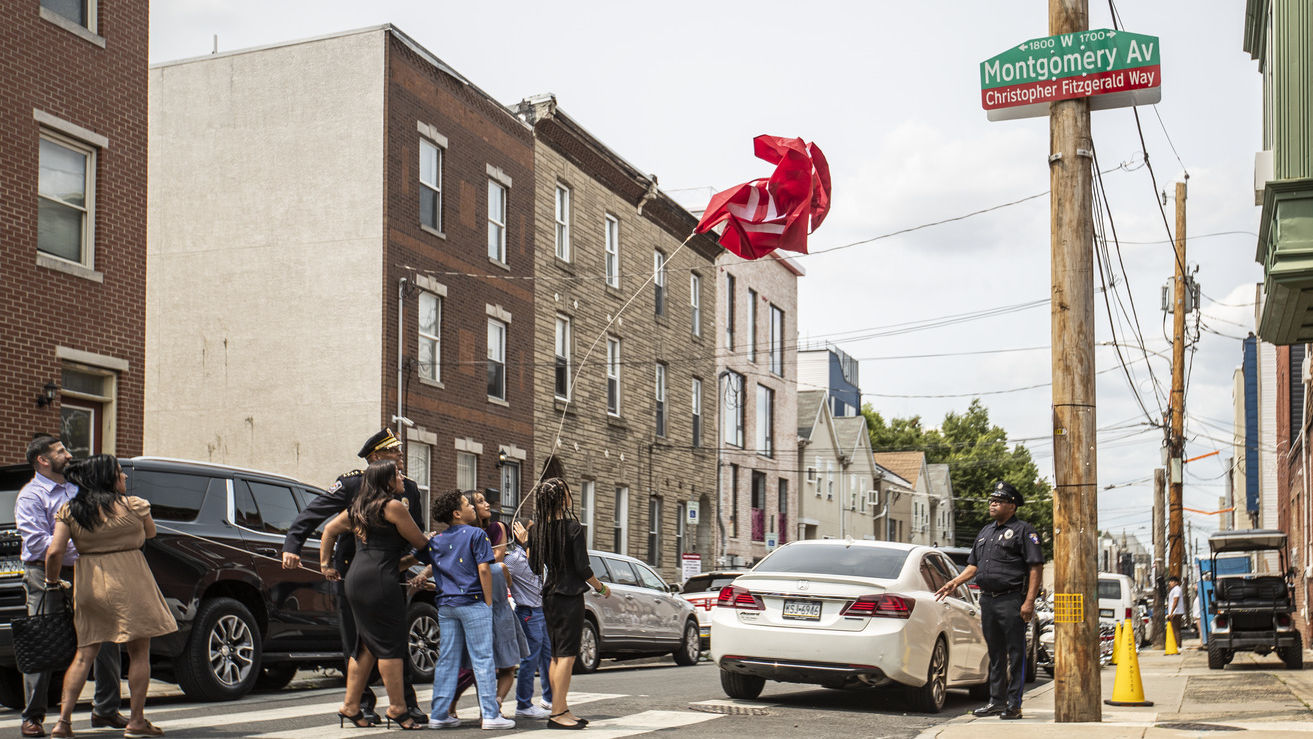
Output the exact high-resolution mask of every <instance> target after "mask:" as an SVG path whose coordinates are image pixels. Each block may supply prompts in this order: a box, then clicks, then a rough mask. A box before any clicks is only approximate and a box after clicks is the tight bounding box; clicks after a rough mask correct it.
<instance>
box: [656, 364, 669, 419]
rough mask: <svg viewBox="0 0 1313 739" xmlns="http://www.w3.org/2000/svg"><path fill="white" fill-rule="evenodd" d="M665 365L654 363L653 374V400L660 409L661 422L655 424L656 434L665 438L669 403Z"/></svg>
mask: <svg viewBox="0 0 1313 739" xmlns="http://www.w3.org/2000/svg"><path fill="white" fill-rule="evenodd" d="M666 375H667V371H666V365H665V363H664V362H657V363H656V371H655V376H654V377H653V384H654V387H653V400H654V401H655V403H656V404H657V405H656V408H657V410H658V411H660V419H661V423H660V424H657V425H656V432H657V436H660V437H662V438H665V437H667V436H669V435H670V405H669V404H668V403H666ZM662 426H664V427H665V428H661V427H662Z"/></svg>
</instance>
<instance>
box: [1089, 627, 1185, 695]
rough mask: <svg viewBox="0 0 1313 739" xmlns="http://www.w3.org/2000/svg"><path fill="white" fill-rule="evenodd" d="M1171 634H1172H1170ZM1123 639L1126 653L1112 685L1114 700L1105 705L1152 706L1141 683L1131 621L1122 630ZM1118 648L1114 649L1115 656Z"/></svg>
mask: <svg viewBox="0 0 1313 739" xmlns="http://www.w3.org/2000/svg"><path fill="white" fill-rule="evenodd" d="M1168 633H1170V632H1168ZM1122 634H1123V636H1122V638H1123V639H1124V640H1125V642H1126V644H1125V646H1124V647H1121V648H1122V649H1124V650H1125V651H1124V652H1123V653H1122V655H1121V659H1120V660H1119V661H1118V663H1117V675H1116V677H1115V678H1114V680H1113V683H1112V698H1110V699H1107V700H1105V701H1104V703H1107V704H1108V705H1110V706H1152V705H1153V701H1147V700H1145V699H1144V684H1143V683H1142V682H1141V681H1140V659H1139V657H1137V656H1136V654H1135V629H1133V628H1131V623H1130V621H1127V622H1126V628H1124V629H1122ZM1116 653H1117V648H1114V649H1113V654H1116Z"/></svg>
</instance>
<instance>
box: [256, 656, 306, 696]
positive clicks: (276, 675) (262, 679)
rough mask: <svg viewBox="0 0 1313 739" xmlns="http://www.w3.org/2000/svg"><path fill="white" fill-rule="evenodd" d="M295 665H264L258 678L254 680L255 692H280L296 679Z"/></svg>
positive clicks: (286, 663)
mask: <svg viewBox="0 0 1313 739" xmlns="http://www.w3.org/2000/svg"><path fill="white" fill-rule="evenodd" d="M296 670H297V664H296V663H295V662H280V663H278V664H276V665H265V666H264V668H263V669H261V670H260V676H259V677H257V678H256V679H255V689H256V690H281V689H283V688H285V687H287V684H288V683H290V682H292V678H294V677H296Z"/></svg>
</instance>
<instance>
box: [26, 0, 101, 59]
mask: <svg viewBox="0 0 1313 739" xmlns="http://www.w3.org/2000/svg"><path fill="white" fill-rule="evenodd" d="M99 5H100V3H99V2H98V1H97V0H87V25H85V26H80V25H78V24H77V23H76V22H74V21H73V19H71V18H65V17H64V16H62V15H60V14H59V13H56V12H55V11H53V10H49V9H47V8H41V20H44V21H49V22H50V23H53V24H55V25H56V26H59V27H60V28H62V29H64V30H65V31H68V32H69V33H71V34H73V35H74V36H77V37H78V38H80V39H82V40H84V41H89V42H91V43H93V44H95V45H96V46H99V47H100V48H102V49H103V48H105V37H104V36H101V35H100V33H99V31H100V8H99Z"/></svg>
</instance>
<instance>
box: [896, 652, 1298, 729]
mask: <svg viewBox="0 0 1313 739" xmlns="http://www.w3.org/2000/svg"><path fill="white" fill-rule="evenodd" d="M1196 644H1197V642H1195V641H1193V640H1191V645H1192V646H1191V647H1190V648H1189V649H1186V650H1183V651H1182V652H1181V654H1179V655H1174V656H1171V657H1168V656H1165V655H1164V654H1163V653H1162V651H1160V650H1145V651H1142V652H1140V654H1139V663H1140V679H1141V682H1142V683H1143V684H1144V697H1145V700H1150V701H1153V703H1154V704H1153V705H1152V706H1148V707H1135V708H1131V707H1117V706H1109V705H1107V704H1102V708H1103V721H1102V723H1077V724H1073V723H1067V724H1062V725H1061V728H1059V727H1058V726H1056V725H1055V723H1054V721H1053V702H1054V695H1053V694H1054V687H1055V686H1054V683H1051V682H1050V683H1047V684H1045V685H1043V686H1040V687H1038V688H1036V689H1034V690H1033V691H1029V692H1027V693H1026V696H1025V699H1024V702H1023V704H1022V710H1023V712H1024V715H1025V718H1023V719H1021V720H1019V721H1002V720H1000V719H999V718H997V717H992V716H991V717H989V718H976V717H974V716H971V715H970V714H967V715H964V716H960V717H958V718H955V719H952V720H950V721H948V722H947V723H945V724H941V725H939V726H936V727H934V728H932V729H927V730H925V731H923V732H922V733H921V734H920V736H919V737H918V739H987V738H989V737H1007V738H1008V739H1012V738H1013V737H1018V736H1052V735H1053V734H1054V733H1055V732H1056V731H1061V732H1062V734H1063V737H1064V739H1081V738H1083V737H1100V738H1101V739H1103V738H1105V737H1118V738H1119V739H1120V738H1121V737H1128V738H1129V737H1189V736H1204V735H1215V734H1214V732H1235V731H1250V732H1256V733H1258V734H1261V735H1262V736H1264V737H1283V736H1287V737H1296V736H1298V737H1303V738H1304V739H1307V738H1308V737H1310V736H1313V709H1310V705H1313V671H1300V672H1293V671H1290V670H1287V669H1285V665H1283V664H1282V663H1281V661H1280V660H1279V659H1277V657H1276V655H1271V654H1269V655H1267V656H1265V657H1259V656H1258V655H1256V654H1249V653H1240V654H1237V655H1236V656H1235V659H1234V660H1233V661H1232V662H1231V664H1230V665H1228V666H1227V668H1226V669H1225V670H1209V669H1208V655H1207V653H1205V652H1202V651H1198V650H1196V649H1194V646H1193V645H1196ZM1305 657H1306V661H1307V660H1308V653H1307V652H1305ZM1116 670H1117V668H1116V667H1115V666H1113V665H1109V666H1107V667H1105V668H1103V670H1102V678H1103V680H1102V682H1103V692H1102V694H1101V696H1100V702H1102V700H1104V699H1107V698H1110V697H1111V696H1112V686H1113V679H1114V677H1115V675H1116Z"/></svg>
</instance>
